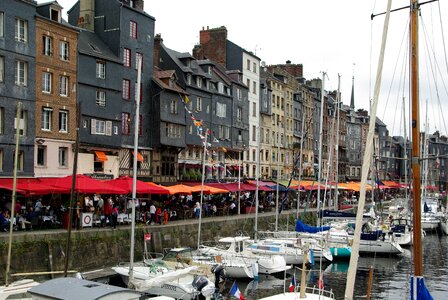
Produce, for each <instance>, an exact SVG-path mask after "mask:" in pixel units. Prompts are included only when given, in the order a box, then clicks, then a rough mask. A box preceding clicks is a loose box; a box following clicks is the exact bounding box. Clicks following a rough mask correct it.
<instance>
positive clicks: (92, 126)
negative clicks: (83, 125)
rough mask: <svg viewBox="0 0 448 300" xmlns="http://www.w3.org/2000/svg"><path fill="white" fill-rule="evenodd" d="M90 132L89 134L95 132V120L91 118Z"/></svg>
mask: <svg viewBox="0 0 448 300" xmlns="http://www.w3.org/2000/svg"><path fill="white" fill-rule="evenodd" d="M90 122H91V123H90V133H91V134H96V120H95V119H91V121H90Z"/></svg>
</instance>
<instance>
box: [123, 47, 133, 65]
mask: <svg viewBox="0 0 448 300" xmlns="http://www.w3.org/2000/svg"><path fill="white" fill-rule="evenodd" d="M123 66H125V67H128V68H130V67H131V49H128V48H124V49H123Z"/></svg>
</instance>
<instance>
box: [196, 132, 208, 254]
mask: <svg viewBox="0 0 448 300" xmlns="http://www.w3.org/2000/svg"><path fill="white" fill-rule="evenodd" d="M207 139H208V129H206V130H205V139H204V141H203V143H204V148H203V151H202V178H201V198H200V200H199V222H198V250H199V247H200V246H201V225H202V201H203V198H204V182H205V157H206V155H207Z"/></svg>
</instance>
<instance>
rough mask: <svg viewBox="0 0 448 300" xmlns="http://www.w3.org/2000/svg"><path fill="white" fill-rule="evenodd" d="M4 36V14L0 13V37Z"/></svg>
mask: <svg viewBox="0 0 448 300" xmlns="http://www.w3.org/2000/svg"><path fill="white" fill-rule="evenodd" d="M4 36H5V13H4V12H3V11H0V37H4Z"/></svg>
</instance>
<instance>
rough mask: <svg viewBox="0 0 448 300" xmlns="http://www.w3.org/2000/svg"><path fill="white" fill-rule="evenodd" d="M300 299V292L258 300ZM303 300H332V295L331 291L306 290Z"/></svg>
mask: <svg viewBox="0 0 448 300" xmlns="http://www.w3.org/2000/svg"><path fill="white" fill-rule="evenodd" d="M296 299H301V297H300V292H299V291H296V292H292V293H281V294H277V295H273V296H269V297H266V298H260V300H296ZM305 299H307V300H334V299H335V297H334V294H333V292H332V291H326V290H321V289H318V288H308V287H307V288H306V292H305Z"/></svg>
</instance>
